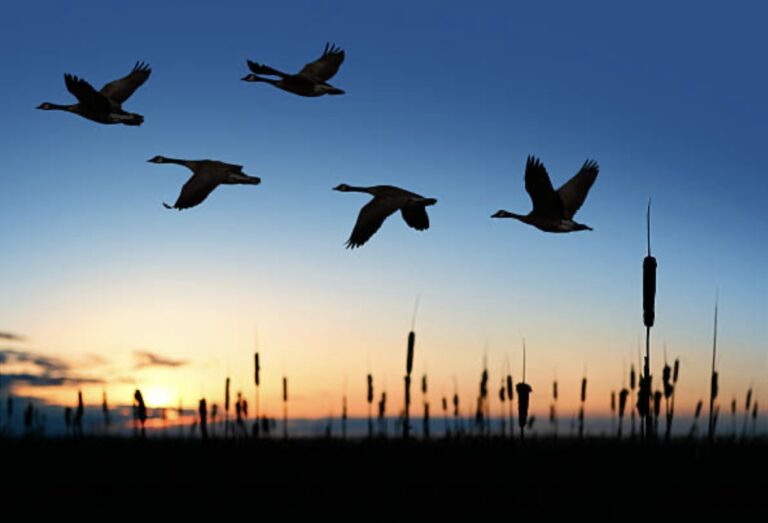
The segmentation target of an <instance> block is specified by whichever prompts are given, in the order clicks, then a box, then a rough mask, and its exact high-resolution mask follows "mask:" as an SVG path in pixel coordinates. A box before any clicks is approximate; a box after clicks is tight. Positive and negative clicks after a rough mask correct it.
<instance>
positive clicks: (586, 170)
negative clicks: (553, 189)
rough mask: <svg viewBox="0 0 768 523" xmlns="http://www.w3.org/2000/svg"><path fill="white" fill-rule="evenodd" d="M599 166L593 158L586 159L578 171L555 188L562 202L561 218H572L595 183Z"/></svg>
mask: <svg viewBox="0 0 768 523" xmlns="http://www.w3.org/2000/svg"><path fill="white" fill-rule="evenodd" d="M598 170H599V167H598V165H597V162H596V161H594V160H587V161H586V162H584V165H582V167H581V169H579V172H577V173H576V174H575V175H574V177H573V178H571V179H570V180H568V181H567V182H565V183H564V184H563V186H562V187H560V188H559V189H558V190H557V194H558V196H560V201H562V202H563V218H565V219H567V220H571V219H573V217H574V215H575V214H576V212H577V211H578V210H579V208H580V207H581V206H582V204H583V203H584V200H585V199H586V198H587V193H588V192H589V189H591V188H592V184H593V183H595V179H596V178H597V173H598Z"/></svg>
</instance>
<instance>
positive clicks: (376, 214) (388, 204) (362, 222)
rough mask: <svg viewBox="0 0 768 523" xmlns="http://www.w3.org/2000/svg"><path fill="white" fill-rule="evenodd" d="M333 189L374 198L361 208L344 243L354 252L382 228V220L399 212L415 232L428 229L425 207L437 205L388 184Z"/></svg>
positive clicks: (434, 200)
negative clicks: (365, 194) (360, 193)
mask: <svg viewBox="0 0 768 523" xmlns="http://www.w3.org/2000/svg"><path fill="white" fill-rule="evenodd" d="M334 190H335V191H341V192H363V193H368V194H370V195H371V196H373V199H372V200H371V201H369V202H368V203H367V204H365V205H364V206H363V208H362V209H360V214H359V215H358V216H357V222H356V223H355V227H354V229H353V230H352V234H351V235H350V236H349V239H348V240H347V243H346V247H347V249H354V248H356V247H360V246H362V245H363V244H365V242H367V241H368V240H369V239H370V238H371V236H373V235H374V234H375V233H376V231H378V230H379V229H380V228H381V226H382V224H383V223H384V220H386V219H387V218H388V217H389V216H390V215H392V214H394V213H395V212H396V211H398V210H399V211H400V214H401V215H402V217H403V220H405V223H406V224H407V225H408V226H409V227H411V228H413V229H416V230H417V231H424V230H427V229H429V216H428V215H427V210H426V208H427V207H428V206H430V205H434V204H436V203H437V200H436V199H434V198H425V197H423V196H421V195H419V194H416V193H412V192H410V191H406V190H405V189H400V188H399V187H393V186H391V185H375V186H373V187H354V186H351V185H347V184H345V183H343V184H341V185H339V186H338V187H335V188H334Z"/></svg>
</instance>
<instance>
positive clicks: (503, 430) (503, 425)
mask: <svg viewBox="0 0 768 523" xmlns="http://www.w3.org/2000/svg"><path fill="white" fill-rule="evenodd" d="M504 390H505V387H504V380H503V379H502V380H501V387H500V388H499V410H500V411H501V437H502V438H504V437H506V436H507V424H506V419H505V418H506V412H504V401H505V400H506V395H505V394H504Z"/></svg>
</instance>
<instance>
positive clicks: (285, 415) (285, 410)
mask: <svg viewBox="0 0 768 523" xmlns="http://www.w3.org/2000/svg"><path fill="white" fill-rule="evenodd" d="M283 439H288V378H287V377H285V376H283Z"/></svg>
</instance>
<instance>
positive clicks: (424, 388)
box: [421, 374, 429, 439]
mask: <svg viewBox="0 0 768 523" xmlns="http://www.w3.org/2000/svg"><path fill="white" fill-rule="evenodd" d="M421 398H422V402H423V403H424V417H423V418H422V422H423V424H424V439H429V401H428V400H427V375H426V374H424V375H423V376H422V377H421Z"/></svg>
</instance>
